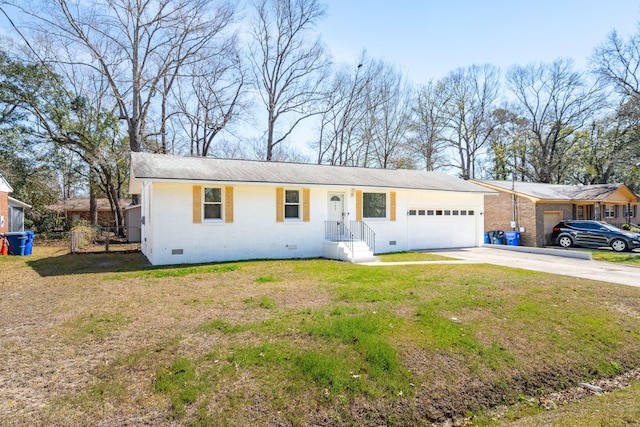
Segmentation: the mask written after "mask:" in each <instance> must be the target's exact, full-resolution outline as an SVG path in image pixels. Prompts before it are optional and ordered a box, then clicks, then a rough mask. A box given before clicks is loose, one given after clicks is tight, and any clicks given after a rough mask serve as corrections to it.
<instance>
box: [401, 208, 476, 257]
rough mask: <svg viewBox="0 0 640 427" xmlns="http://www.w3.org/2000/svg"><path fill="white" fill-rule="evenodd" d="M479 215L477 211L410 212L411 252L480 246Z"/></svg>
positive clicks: (429, 209) (438, 210)
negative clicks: (477, 216) (478, 237)
mask: <svg viewBox="0 0 640 427" xmlns="http://www.w3.org/2000/svg"><path fill="white" fill-rule="evenodd" d="M477 214H478V212H477V211H476V210H474V209H440V208H436V209H434V208H416V209H409V222H408V230H407V233H408V242H409V249H410V250H418V249H441V248H466V247H473V246H477V244H478V242H477V241H476V240H477V236H478V230H477V221H476V219H477V218H476V215H477Z"/></svg>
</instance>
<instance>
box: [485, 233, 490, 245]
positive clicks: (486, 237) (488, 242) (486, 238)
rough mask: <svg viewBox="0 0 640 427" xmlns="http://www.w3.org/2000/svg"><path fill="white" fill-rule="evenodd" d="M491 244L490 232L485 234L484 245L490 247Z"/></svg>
mask: <svg viewBox="0 0 640 427" xmlns="http://www.w3.org/2000/svg"><path fill="white" fill-rule="evenodd" d="M490 243H491V237H490V236H489V232H487V233H484V244H485V245H488V244H490Z"/></svg>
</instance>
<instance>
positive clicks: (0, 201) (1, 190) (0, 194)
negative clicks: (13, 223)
mask: <svg viewBox="0 0 640 427" xmlns="http://www.w3.org/2000/svg"><path fill="white" fill-rule="evenodd" d="M12 191H13V189H12V188H11V187H10V186H9V183H8V182H7V181H6V180H5V179H4V178H3V177H2V175H0V233H6V232H8V231H9V193H10V192H12Z"/></svg>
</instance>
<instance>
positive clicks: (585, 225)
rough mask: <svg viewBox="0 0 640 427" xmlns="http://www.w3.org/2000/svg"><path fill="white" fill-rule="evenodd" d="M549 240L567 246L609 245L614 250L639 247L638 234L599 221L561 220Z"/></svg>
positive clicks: (639, 239)
mask: <svg viewBox="0 0 640 427" xmlns="http://www.w3.org/2000/svg"><path fill="white" fill-rule="evenodd" d="M551 241H553V242H555V243H556V244H558V245H560V246H562V247H563V248H568V247H570V246H574V245H575V246H590V247H596V248H597V247H602V246H611V248H612V249H613V250H614V251H616V252H624V251H629V250H632V249H635V248H640V234H638V233H631V232H629V231H624V230H620V229H619V228H617V227H614V226H613V225H610V224H607V223H606V222H600V221H586V220H584V221H583V220H576V221H562V222H561V223H559V224H558V225H556V226H555V227H553V233H552V234H551Z"/></svg>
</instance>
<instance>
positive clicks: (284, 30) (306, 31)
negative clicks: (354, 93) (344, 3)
mask: <svg viewBox="0 0 640 427" xmlns="http://www.w3.org/2000/svg"><path fill="white" fill-rule="evenodd" d="M254 7H255V19H254V22H253V25H252V38H253V42H252V45H251V54H250V56H249V58H250V61H251V62H252V65H253V73H254V77H255V80H256V83H257V86H258V90H259V94H260V97H261V99H262V102H263V103H264V105H265V107H266V110H267V150H266V160H268V161H270V160H272V159H273V149H274V147H275V146H277V145H278V144H280V143H281V142H282V141H284V140H285V139H286V138H287V137H288V136H289V135H291V133H292V132H293V130H294V129H295V128H296V126H297V125H298V124H300V122H302V121H303V120H304V119H306V118H308V117H310V116H312V115H315V114H318V113H319V112H320V111H319V109H318V108H317V105H316V103H317V102H319V101H320V100H321V99H322V96H323V94H322V93H321V91H320V87H321V82H322V80H323V78H324V77H325V75H326V71H327V68H328V64H329V60H328V57H327V55H325V51H324V47H323V45H322V43H321V42H320V40H319V39H315V40H310V31H311V30H312V29H313V26H314V25H315V23H316V21H317V20H318V19H320V18H321V17H322V16H323V15H324V13H325V7H324V6H323V5H322V4H321V3H320V2H319V1H318V0H257V1H256V3H255V4H254ZM285 116H289V117H290V120H289V122H288V123H287V124H286V125H281V126H282V131H281V132H280V133H279V135H276V130H277V127H278V126H277V125H278V124H279V123H282V122H283V121H284V120H283V117H285Z"/></svg>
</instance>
